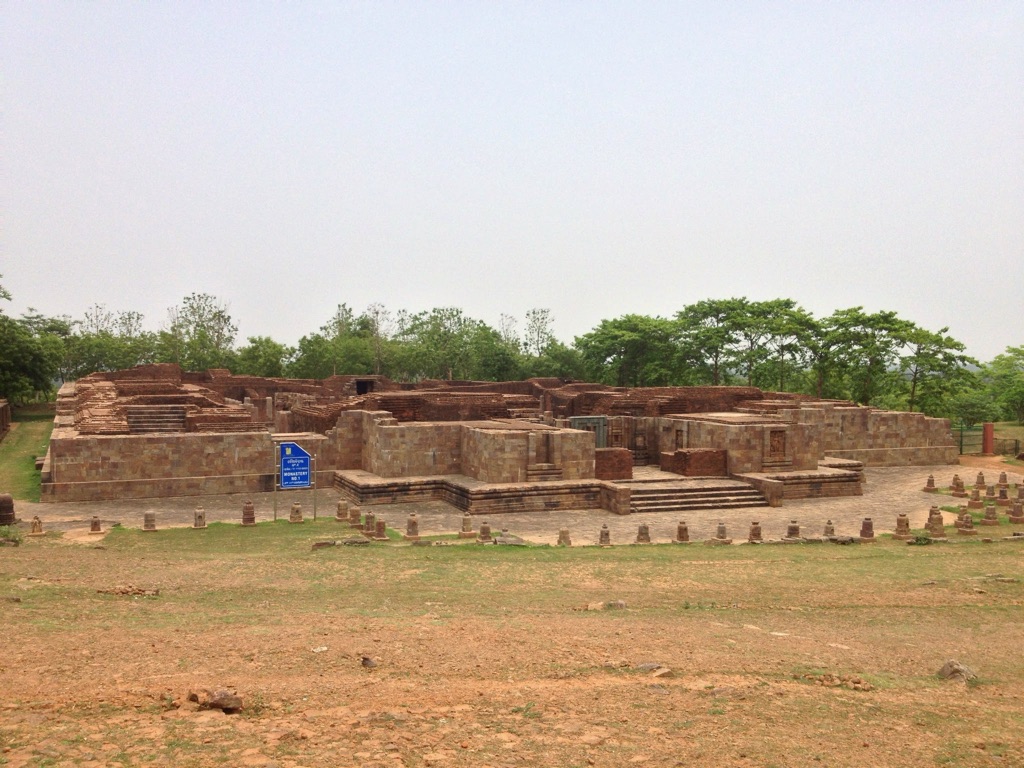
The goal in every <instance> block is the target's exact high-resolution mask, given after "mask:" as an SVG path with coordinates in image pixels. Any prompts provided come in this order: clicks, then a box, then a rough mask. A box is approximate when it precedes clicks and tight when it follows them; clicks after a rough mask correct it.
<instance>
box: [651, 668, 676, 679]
mask: <svg viewBox="0 0 1024 768" xmlns="http://www.w3.org/2000/svg"><path fill="white" fill-rule="evenodd" d="M651 677H657V678H659V679H662V678H666V677H675V673H674V672H673V671H672V670H671V669H669V668H668V667H658V668H657V669H656V670H654V672H653V673H652V674H651Z"/></svg>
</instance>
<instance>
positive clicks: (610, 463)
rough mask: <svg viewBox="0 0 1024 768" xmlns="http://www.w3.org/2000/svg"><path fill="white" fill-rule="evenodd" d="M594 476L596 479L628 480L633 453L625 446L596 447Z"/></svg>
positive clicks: (631, 469)
mask: <svg viewBox="0 0 1024 768" xmlns="http://www.w3.org/2000/svg"><path fill="white" fill-rule="evenodd" d="M594 477H596V478H597V479H598V480H630V479H632V477H633V454H632V453H630V451H629V450H627V449H626V448H598V449H597V450H595V451H594Z"/></svg>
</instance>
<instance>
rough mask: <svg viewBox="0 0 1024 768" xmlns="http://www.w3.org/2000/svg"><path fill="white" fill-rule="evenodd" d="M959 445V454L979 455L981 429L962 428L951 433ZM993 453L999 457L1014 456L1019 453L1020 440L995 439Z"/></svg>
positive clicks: (1010, 438)
mask: <svg viewBox="0 0 1024 768" xmlns="http://www.w3.org/2000/svg"><path fill="white" fill-rule="evenodd" d="M953 436H954V437H956V438H957V439H958V441H959V443H960V453H962V454H964V453H981V429H972V428H968V427H964V428H963V429H956V430H954V431H953ZM994 451H995V453H996V454H998V455H1001V456H1016V455H1017V454H1019V453H1020V440H1018V439H1016V438H1013V437H997V438H996V439H995V446H994Z"/></svg>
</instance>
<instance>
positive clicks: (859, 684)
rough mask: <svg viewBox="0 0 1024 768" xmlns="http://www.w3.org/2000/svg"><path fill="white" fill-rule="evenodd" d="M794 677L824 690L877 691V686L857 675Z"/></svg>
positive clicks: (829, 673)
mask: <svg viewBox="0 0 1024 768" xmlns="http://www.w3.org/2000/svg"><path fill="white" fill-rule="evenodd" d="M794 677H798V678H800V679H803V680H809V681H811V682H813V683H814V684H815V685H820V686H822V687H824V688H848V689H849V690H851V691H873V690H874V689H875V686H873V685H872V684H871V683H869V682H868V681H867V680H864V679H863V678H860V677H857V676H855V675H834V674H832V673H831V672H826V673H825V674H823V675H812V674H806V675H795V676H794Z"/></svg>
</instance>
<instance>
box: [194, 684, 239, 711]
mask: <svg viewBox="0 0 1024 768" xmlns="http://www.w3.org/2000/svg"><path fill="white" fill-rule="evenodd" d="M188 700H189V701H193V702H195V703H197V704H198V705H199V708H200V709H219V710H221V711H222V712H224V713H225V714H228V715H230V714H234V713H235V712H238V711H239V710H240V709H241V708H242V697H241V696H239V695H238V694H237V693H233V692H232V691H229V690H227V689H225V688H218V689H217V690H215V691H211V690H210V689H209V688H203V689H201V690H199V691H189V694H188Z"/></svg>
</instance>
